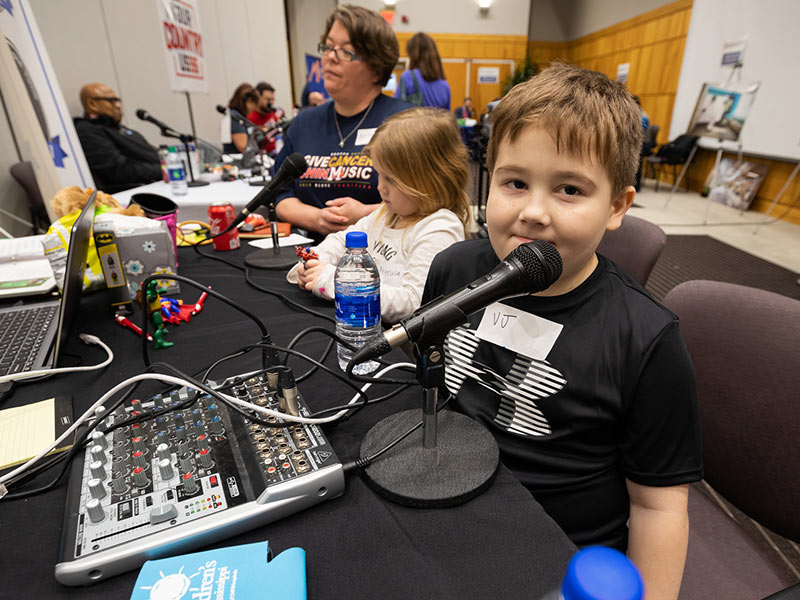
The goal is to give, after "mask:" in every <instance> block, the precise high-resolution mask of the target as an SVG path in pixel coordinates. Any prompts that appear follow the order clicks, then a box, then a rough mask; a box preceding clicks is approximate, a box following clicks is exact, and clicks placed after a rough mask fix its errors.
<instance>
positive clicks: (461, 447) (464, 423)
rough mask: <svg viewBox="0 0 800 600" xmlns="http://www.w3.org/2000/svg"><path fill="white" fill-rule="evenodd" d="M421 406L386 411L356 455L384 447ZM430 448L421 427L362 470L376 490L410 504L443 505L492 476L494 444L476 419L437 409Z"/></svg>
mask: <svg viewBox="0 0 800 600" xmlns="http://www.w3.org/2000/svg"><path fill="white" fill-rule="evenodd" d="M421 418H422V411H421V410H419V409H415V410H407V411H404V412H400V413H397V414H395V415H391V416H389V417H386V418H385V419H383V420H382V421H380V422H379V423H377V424H376V425H375V426H373V427H372V429H370V430H369V432H367V435H366V436H365V437H364V441H363V442H362V443H361V457H362V458H363V457H367V456H371V455H372V454H374V453H376V452H377V451H379V450H381V449H382V448H385V447H386V446H387V445H389V444H390V443H391V442H393V441H394V440H396V439H397V438H398V437H400V436H401V435H402V434H403V433H405V432H406V431H408V430H409V429H411V428H412V427H413V426H414V425H416V424H417V423H419V421H420V420H421ZM437 438H438V439H437V444H436V447H435V448H424V447H423V445H422V428H420V429H418V430H417V431H415V432H414V433H412V434H411V435H409V436H408V437H407V438H406V439H404V440H403V441H402V442H400V443H399V444H397V445H396V446H395V447H394V448H392V449H391V450H389V451H388V452H386V453H385V454H382V455H381V456H379V457H378V458H376V459H375V462H374V463H372V464H371V465H370V466H368V467H367V468H366V469H364V470H363V471H362V473H363V476H364V480H365V481H366V482H367V485H369V487H371V488H372V489H373V490H375V492H377V493H378V494H379V495H381V496H383V497H384V498H386V499H387V500H391V501H392V502H395V503H397V504H402V505H404V506H410V507H414V508H444V507H448V506H457V505H459V504H463V503H464V502H467V501H469V500H472V499H473V498H475V497H477V496H479V495H480V494H482V493H483V492H484V491H485V490H486V488H488V487H489V485H490V484H491V483H492V481H493V480H494V476H495V474H496V473H497V467H498V465H499V464H500V450H499V449H498V447H497V442H495V440H494V437H493V436H492V434H491V433H489V431H488V430H487V429H486V428H484V427H483V426H482V425H480V424H478V423H477V422H476V421H473V420H472V419H470V418H469V417H467V416H465V415H462V414H460V413H457V412H454V411H451V410H442V411H441V412H439V414H438V430H437Z"/></svg>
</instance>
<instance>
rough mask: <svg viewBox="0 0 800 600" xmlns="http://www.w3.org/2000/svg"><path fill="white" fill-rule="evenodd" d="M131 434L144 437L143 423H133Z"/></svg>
mask: <svg viewBox="0 0 800 600" xmlns="http://www.w3.org/2000/svg"><path fill="white" fill-rule="evenodd" d="M131 435H133V436H141V437H144V425H142V424H141V423H134V424H133V425H131Z"/></svg>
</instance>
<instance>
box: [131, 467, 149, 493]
mask: <svg viewBox="0 0 800 600" xmlns="http://www.w3.org/2000/svg"><path fill="white" fill-rule="evenodd" d="M148 483H149V482H148V481H147V473H145V472H144V469H143V468H142V467H136V468H135V469H134V470H133V485H135V486H136V487H138V488H143V487H147V484H148Z"/></svg>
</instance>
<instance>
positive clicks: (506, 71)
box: [469, 60, 511, 115]
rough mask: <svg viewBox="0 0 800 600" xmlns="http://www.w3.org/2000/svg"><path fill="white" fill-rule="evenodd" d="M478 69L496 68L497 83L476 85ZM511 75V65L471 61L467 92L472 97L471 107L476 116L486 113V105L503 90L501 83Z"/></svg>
mask: <svg viewBox="0 0 800 600" xmlns="http://www.w3.org/2000/svg"><path fill="white" fill-rule="evenodd" d="M480 67H497V68H498V69H499V74H500V77H499V81H498V83H496V84H495V83H478V69H479V68H480ZM510 74H511V65H509V64H507V63H496V62H494V63H493V62H481V61H479V60H475V61H472V65H471V66H470V73H469V77H470V82H469V90H470V96H471V97H472V107H473V108H474V109H475V112H476V113H478V115H480V114H482V113H483V112H485V111H486V105H487V104H488V103H489V102H491V101H492V100H494V99H495V98H497V97H499V96H500V94H501V93H502V90H503V83H504V82H505V80H506V79H508V76H509V75H510Z"/></svg>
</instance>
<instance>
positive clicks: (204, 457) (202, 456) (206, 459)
mask: <svg viewBox="0 0 800 600" xmlns="http://www.w3.org/2000/svg"><path fill="white" fill-rule="evenodd" d="M197 462H199V463H200V466H201V467H203V468H204V469H210V468H211V466H212V465H213V464H214V461H213V460H211V452H209V451H208V450H200V452H199V453H198V455H197Z"/></svg>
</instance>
